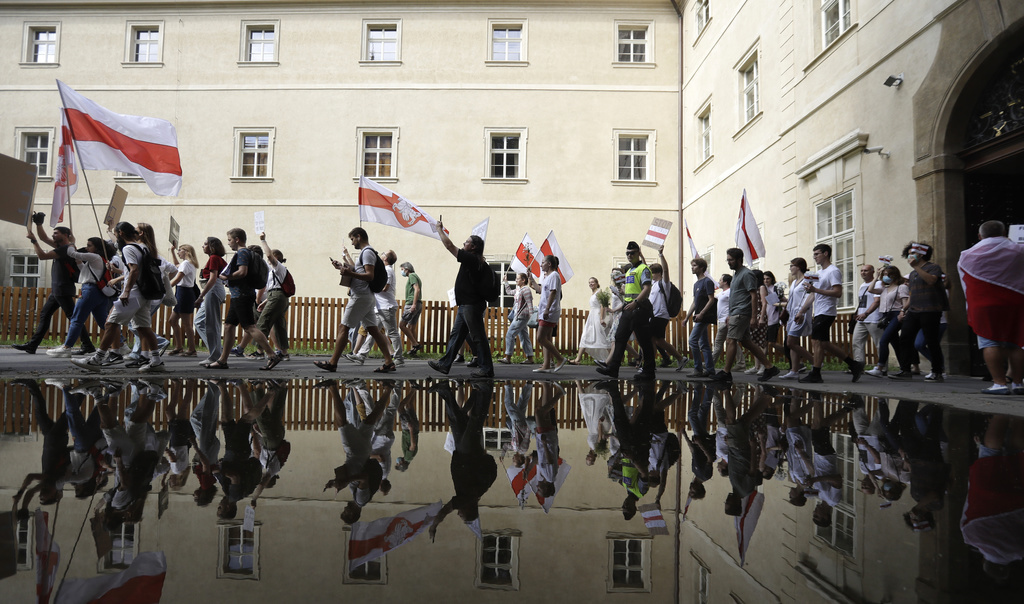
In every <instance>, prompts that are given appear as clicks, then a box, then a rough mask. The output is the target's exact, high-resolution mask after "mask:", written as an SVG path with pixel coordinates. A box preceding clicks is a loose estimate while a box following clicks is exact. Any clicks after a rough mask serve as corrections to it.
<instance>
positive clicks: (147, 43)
mask: <svg viewBox="0 0 1024 604" xmlns="http://www.w3.org/2000/svg"><path fill="white" fill-rule="evenodd" d="M162 29H163V26H162V24H161V23H133V22H129V23H128V41H127V48H126V50H125V62H126V63H133V64H138V63H141V64H145V63H149V64H151V65H157V64H160V62H161V61H162V59H161V50H162V49H161V44H160V42H161V38H162V35H161V33H162V31H161V30H162Z"/></svg>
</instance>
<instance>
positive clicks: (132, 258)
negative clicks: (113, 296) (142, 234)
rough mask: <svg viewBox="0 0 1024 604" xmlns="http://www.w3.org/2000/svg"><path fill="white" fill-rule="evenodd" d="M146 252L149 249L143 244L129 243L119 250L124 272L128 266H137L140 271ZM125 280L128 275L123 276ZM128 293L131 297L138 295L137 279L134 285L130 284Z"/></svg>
mask: <svg viewBox="0 0 1024 604" xmlns="http://www.w3.org/2000/svg"><path fill="white" fill-rule="evenodd" d="M148 251H149V248H148V247H146V244H144V243H131V244H128V245H126V246H124V247H123V248H121V253H122V254H124V264H125V265H126V266H125V267H124V270H125V271H128V270H129V268H130V266H131V265H133V264H135V265H139V268H140V269H141V264H142V259H143V257H144V256H145V254H146V252H148ZM127 278H128V275H125V279H127ZM129 293H130V294H131V295H137V294H138V293H139V280H138V279H136V280H135V283H134V284H132V289H131V292H129Z"/></svg>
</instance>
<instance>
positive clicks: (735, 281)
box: [711, 247, 779, 383]
mask: <svg viewBox="0 0 1024 604" xmlns="http://www.w3.org/2000/svg"><path fill="white" fill-rule="evenodd" d="M725 256H726V259H727V260H728V262H729V268H730V269H732V270H733V271H734V273H733V276H732V284H731V286H730V289H731V290H732V294H731V295H730V296H729V327H728V330H729V331H728V333H727V334H726V341H725V367H723V368H722V370H721V371H719V372H718V373H716V374H715V376H714V377H713V378H711V379H712V380H714V381H716V382H722V383H729V382H732V366H733V363H735V362H736V351H737V350H738V349H739V346H740V345H742V346H743V347H744V348H746V349H747V350H748V351H750V354H751V355H753V357H754V358H755V359H757V361H758V362H760V363H761V365H762V366H764V368H765V369H764V373H763V374H762V375H761V377H760V378H758V380H759V381H761V382H767V381H768V380H770V379H772V378H773V377H775V376H776V375H778V374H779V368H778V367H776V366H775V365H773V364H772V362H771V361H769V360H768V358H767V357H766V356H765V354H764V350H762V349H761V347H760V346H758V345H757V344H755V343H754V340H753V339H751V337H750V327H751V325H752V324H754V325H756V324H757V322H758V321H760V317H753V313H754V305H755V298H758V297H759V296H760V294H761V292H760V288H759V286H758V285H757V279H756V278H755V277H754V273H753V272H751V271H750V270H749V269H748V268H747V267H745V266H743V250H741V249H739V248H735V247H733V248H729V249H728V250H726V251H725ZM752 317H753V318H752Z"/></svg>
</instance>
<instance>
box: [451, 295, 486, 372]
mask: <svg viewBox="0 0 1024 604" xmlns="http://www.w3.org/2000/svg"><path fill="white" fill-rule="evenodd" d="M486 309H487V304H486V303H480V304H462V305H460V306H459V312H458V313H456V315H455V324H454V325H452V333H451V335H450V336H449V337H448V350H447V351H445V353H444V356H443V357H441V358H440V359H438V361H437V362H438V364H439V365H441V367H444V368H445V369H450V368H451V366H452V363H453V362H455V357H456V356H457V355H458V354H459V351H461V350H462V344H463V343H464V342H465V341H466V340H467V339H468V340H469V347H470V348H472V349H473V356H474V357H475V359H474V360H476V361H477V362H478V363H480V371H483V372H488V373H493V372H494V361H493V360H492V359H491V345H490V343H489V342H488V341H487V330H486V329H485V327H484V310H486Z"/></svg>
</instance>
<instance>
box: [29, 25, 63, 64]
mask: <svg viewBox="0 0 1024 604" xmlns="http://www.w3.org/2000/svg"><path fill="white" fill-rule="evenodd" d="M31 32H32V41H31V44H32V48H31V52H30V54H29V61H30V62H32V63H56V62H57V28H56V27H34V28H32V29H31Z"/></svg>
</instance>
